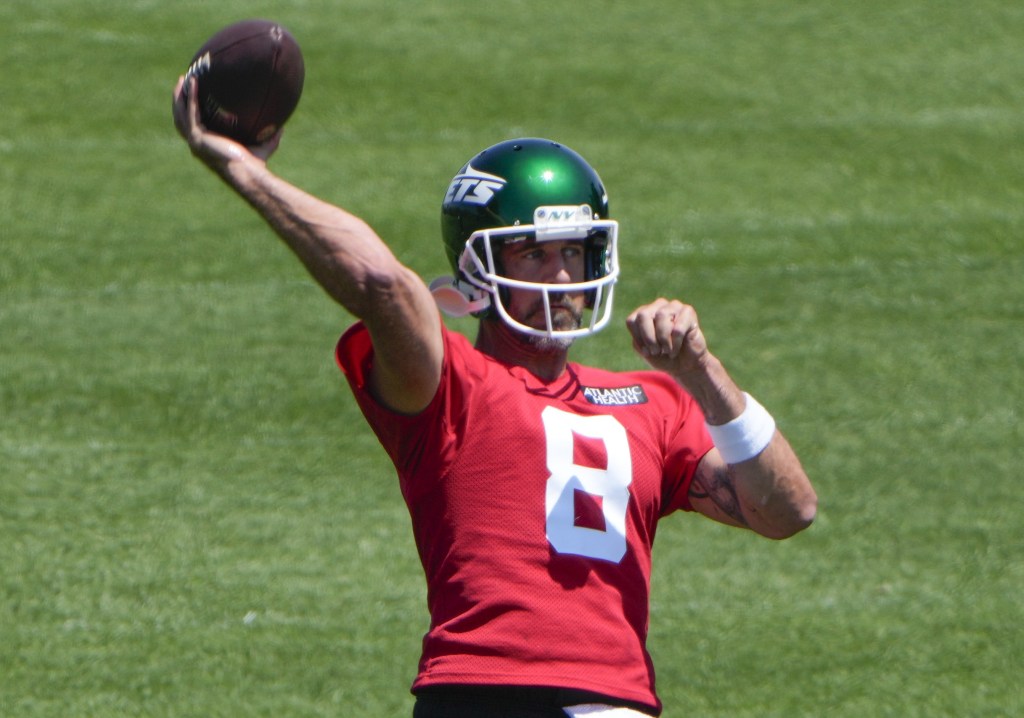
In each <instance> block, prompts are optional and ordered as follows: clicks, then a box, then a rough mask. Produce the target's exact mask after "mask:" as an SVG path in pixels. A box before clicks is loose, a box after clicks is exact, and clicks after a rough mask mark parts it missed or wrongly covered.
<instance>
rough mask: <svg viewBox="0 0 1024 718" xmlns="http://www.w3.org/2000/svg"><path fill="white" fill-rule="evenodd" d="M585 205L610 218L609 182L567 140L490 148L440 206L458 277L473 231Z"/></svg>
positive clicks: (526, 221) (537, 140) (462, 173)
mask: <svg viewBox="0 0 1024 718" xmlns="http://www.w3.org/2000/svg"><path fill="white" fill-rule="evenodd" d="M583 204H586V205H589V206H590V208H591V209H592V210H593V212H594V215H595V218H599V219H608V194H607V192H606V191H605V188H604V183H602V182H601V178H600V177H598V175H597V172H595V171H594V169H593V168H592V167H591V166H590V165H589V164H588V163H587V161H586V160H584V159H583V157H581V156H580V155H579V154H578V153H576V152H574V151H573V150H571V149H569V148H568V147H566V146H565V145H562V144H559V143H558V142H553V141H551V140H545V139H540V138H523V139H516V140H507V141H505V142H500V143H498V144H496V145H494V146H493V147H489V148H487V149H486V150H484V151H483V152H480V153H479V154H477V155H476V156H475V157H473V159H471V160H470V161H469V162H468V163H466V165H465V166H464V167H463V168H462V169H461V170H460V171H459V173H458V174H456V175H455V177H454V178H453V179H452V181H451V184H450V185H449V186H448V191H447V193H446V194H445V198H444V202H443V203H442V205H441V234H442V237H443V239H444V245H445V252H446V254H447V256H448V261H449V263H450V264H451V266H452V269H453V270H454V272H455V276H456V277H458V276H459V275H460V270H459V257H460V256H461V254H462V252H463V250H465V248H466V241H467V240H468V239H469V238H470V236H471V235H472V234H473V233H474V232H477V231H479V230H482V229H494V228H498V227H514V226H517V225H521V224H522V225H527V224H532V223H533V220H534V210H535V209H536V208H537V207H542V206H552V205H575V206H579V205H583Z"/></svg>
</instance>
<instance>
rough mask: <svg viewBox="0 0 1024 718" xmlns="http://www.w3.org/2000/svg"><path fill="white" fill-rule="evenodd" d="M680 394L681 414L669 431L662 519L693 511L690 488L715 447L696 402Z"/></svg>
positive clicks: (673, 420) (669, 427)
mask: <svg viewBox="0 0 1024 718" xmlns="http://www.w3.org/2000/svg"><path fill="white" fill-rule="evenodd" d="M679 392H680V394H681V398H680V399H679V401H678V403H677V406H678V412H677V413H676V415H675V416H674V417H673V418H672V420H671V422H670V423H669V425H668V426H667V427H666V430H667V432H668V452H667V461H666V464H665V482H666V483H665V487H664V490H663V496H664V500H663V502H662V512H661V515H662V516H666V515H668V514H670V513H672V512H673V511H679V510H682V511H693V510H694V509H693V506H692V505H691V504H690V485H691V484H692V483H693V477H694V475H695V474H696V472H697V466H699V465H700V462H701V459H703V458H704V456H705V455H706V454H707V453H708V452H709V451H711V449H712V448H713V447H714V442H713V441H712V440H711V435H710V434H709V433H708V429H707V425H706V424H705V422H704V414H703V412H702V411H701V410H700V407H699V406H697V402H696V401H694V400H693V398H692V397H691V396H690V395H689V394H686V393H685V392H683V391H682V390H681V389H680V390H679Z"/></svg>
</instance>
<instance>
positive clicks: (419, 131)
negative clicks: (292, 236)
mask: <svg viewBox="0 0 1024 718" xmlns="http://www.w3.org/2000/svg"><path fill="white" fill-rule="evenodd" d="M249 16H263V17H273V18H275V19H278V20H280V21H281V22H283V23H284V24H286V25H288V26H289V27H290V28H291V29H292V31H293V32H294V34H295V35H296V36H297V37H298V39H299V41H300V42H301V44H302V46H303V50H304V52H305V55H306V62H307V83H306V90H305V94H304V97H303V99H302V102H301V104H300V106H299V109H298V112H297V114H296V115H295V117H294V118H293V120H292V121H291V123H290V125H289V127H288V131H287V132H286V133H285V139H284V142H283V144H282V147H281V149H280V151H279V153H278V155H277V156H276V157H275V158H274V160H273V166H274V167H275V168H276V170H277V171H278V172H279V173H280V174H282V175H283V176H284V177H286V178H288V179H289V180H291V181H293V182H295V183H296V184H298V185H300V186H302V187H305V188H307V189H309V190H310V191H312V192H314V193H316V194H319V195H320V196H323V197H325V198H326V199H329V200H331V201H333V202H336V203H338V204H341V205H342V206H344V207H346V208H348V209H350V210H352V211H355V212H356V213H358V214H360V215H362V216H364V217H366V218H367V219H368V220H369V221H370V222H371V224H373V225H374V226H375V227H376V228H377V230H378V231H379V232H380V233H381V235H382V236H383V237H385V238H386V239H387V240H388V241H389V242H390V243H391V244H392V246H393V247H394V248H395V250H396V252H397V253H398V254H399V255H400V256H401V257H402V258H403V260H405V261H406V262H407V263H409V264H410V265H411V266H413V267H414V268H416V269H417V270H418V271H419V272H420V273H421V274H422V275H423V276H425V277H426V278H428V279H429V278H432V277H434V276H437V275H438V274H441V273H443V272H444V271H445V269H446V267H445V264H444V258H443V251H442V248H441V243H440V239H439V231H438V213H439V205H440V200H441V197H442V196H443V193H444V191H445V189H446V187H447V182H448V180H449V178H450V176H451V175H452V174H453V173H454V172H455V171H456V170H457V169H458V168H459V167H460V166H461V164H462V163H463V162H464V161H465V160H466V159H468V158H469V157H470V156H471V155H472V154H473V153H475V152H476V151H477V150H479V149H481V148H483V147H485V146H487V145H490V144H492V143H493V142H495V141H498V140H500V139H505V138H507V137H510V136H521V135H539V136H547V137H552V138H556V139H559V140H561V141H563V142H565V143H566V144H568V145H570V146H572V147H574V148H575V149H577V150H579V151H580V152H582V153H583V154H584V155H585V156H586V157H587V158H588V159H589V160H590V161H591V162H592V163H593V164H594V165H595V166H596V167H597V168H598V169H599V171H600V172H601V174H602V176H603V178H604V180H605V182H606V183H607V184H608V186H609V188H610V192H611V199H612V208H613V211H614V213H615V214H616V216H617V217H618V219H619V220H620V222H621V224H622V230H621V232H622V260H623V263H624V267H625V273H624V278H623V281H622V283H621V285H620V291H619V294H618V302H617V312H616V314H617V317H618V319H617V324H618V322H619V321H620V320H621V319H623V318H624V317H625V315H626V313H627V312H628V310H629V309H631V308H632V307H633V306H635V305H636V304H639V303H640V302H642V301H646V300H648V299H650V298H653V297H654V296H655V295H658V294H665V295H673V296H678V297H680V298H683V299H686V300H687V301H689V302H691V303H693V304H694V305H695V306H696V307H697V309H698V311H699V312H700V313H701V317H702V321H703V324H704V326H705V331H706V332H707V334H708V336H709V340H710V341H711V343H712V348H713V349H714V350H715V351H716V352H717V353H718V354H719V355H720V356H721V357H722V358H723V360H724V361H725V362H726V364H727V365H728V366H729V367H730V368H731V369H732V372H733V374H734V375H735V376H736V377H737V378H738V380H739V381H740V382H741V384H742V385H743V386H744V387H746V388H748V389H749V390H750V391H751V393H753V394H754V395H756V396H757V397H758V398H760V399H761V400H762V401H763V402H764V403H765V405H766V406H768V407H769V408H770V409H771V410H772V411H773V412H774V413H775V414H776V416H777V418H778V419H779V423H780V424H781V426H782V427H783V429H784V430H785V431H786V432H787V434H788V436H789V438H790V440H791V442H792V443H793V444H794V445H795V446H796V447H797V449H798V451H799V452H800V453H801V455H802V457H803V459H804V462H805V464H806V467H807V469H808V472H809V473H810V474H811V476H812V479H813V480H814V481H815V484H816V486H817V488H818V491H819V495H820V500H821V504H820V511H819V518H818V521H817V522H816V524H815V525H814V526H813V527H812V528H811V529H810V530H809V531H807V532H805V533H803V534H801V535H799V536H798V537H796V538H794V539H792V540H790V541H788V542H783V543H773V542H769V541H765V540H762V539H758V538H757V537H755V536H752V535H749V534H745V533H743V532H740V531H736V530H733V529H728V528H725V527H721V526H717V525H715V524H712V523H711V522H708V521H705V520H702V519H699V518H697V517H694V516H683V515H680V516H674V517H672V519H671V520H668V521H666V522H665V523H663V524H662V527H661V531H660V533H659V537H658V543H657V546H656V550H655V563H656V566H655V577H654V603H653V615H652V626H651V649H652V651H653V653H654V656H655V661H656V664H657V666H658V669H659V674H658V675H659V688H660V692H661V694H662V698H663V699H664V701H665V703H666V711H665V716H667V717H668V718H677V717H678V718H684V717H690V716H720V717H722V718H732V717H741V716H742V717H746V716H749V717H755V716H757V717H760V716H778V717H780V718H788V717H790V716H830V717H831V716H848V717H851V718H860V717H863V716H892V717H900V718H903V717H906V716H922V717H930V716H958V717H959V716H1018V715H1024V688H1022V683H1021V681H1020V677H1019V674H1020V669H1021V666H1024V629H1022V622H1024V621H1022V619H1024V609H1022V601H1024V599H1022V594H1024V522H1022V520H1021V518H1020V510H1021V506H1022V501H1021V497H1022V485H1024V484H1022V476H1021V464H1022V461H1021V460H1022V458H1024V451H1022V447H1024V428H1022V426H1024V416H1022V409H1021V405H1022V403H1024V387H1022V370H1021V357H1022V355H1024V239H1022V238H1024V74H1022V69H1024V43H1022V42H1021V38H1022V37H1024V5H1021V3H1020V2H1019V1H1018V0H976V1H975V2H970V3H961V2H952V1H950V0H933V1H932V2H926V1H925V0H907V1H904V2H899V1H897V2H883V1H882V0H863V1H862V2H852V3H813V2H807V1H805V0H779V1H778V2H772V3H758V2H753V1H751V0H746V1H743V0H715V1H714V2H710V1H700V2H693V3H668V2H660V1H658V0H629V2H612V1H610V0H598V1H597V2H592V3H577V2H550V1H547V2H542V1H540V0H509V1H508V2H504V3H497V2H464V1H463V0H456V1H455V2H446V3H442V2H435V1H433V0H428V1H425V2H412V1H411V0H404V1H403V0H392V1H390V2H388V1H385V0H349V1H348V2H343V3H335V2H327V1H326V0H304V1H303V2H293V3H289V2H276V3H275V2H262V1H261V2H242V1H241V0H224V1H223V2H219V3H206V2H200V1H199V0H189V1H188V2H175V1H174V0H171V1H169V2H162V3H160V2H151V1H148V0H137V1H135V2H129V1H127V0H120V1H119V0H112V1H110V2H104V3H101V2H94V1H92V0H39V1H38V2H33V3H28V2H19V1H17V0H15V1H14V2H8V3H4V4H2V5H0V24H2V26H3V27H4V28H5V30H6V32H5V38H4V41H3V43H0V68H2V73H3V74H2V76H0V109H2V117H3V122H2V123H0V715H3V716H12V717H15V716H16V717H19V718H21V717H32V718H43V717H46V718H50V717H53V718H57V717H61V718H66V717H69V716H74V717H79V716H81V717H95V718H109V717H122V716H147V717H148V716H153V717H156V718H171V717H174V718H183V717H196V718H198V717H200V716H202V717H224V718H235V717H237V716H267V717H269V716H274V717H275V718H276V717H280V716H289V717H291V716H295V717H307V716H309V717H313V716H324V717H326V716H338V717H340V716H344V717H346V718H348V717H361V716H367V717H369V716H407V715H409V712H410V710H411V705H412V701H411V698H410V696H409V695H408V685H409V683H410V682H411V680H412V677H413V675H414V672H415V667H416V660H417V657H418V650H419V641H420V637H421V635H422V633H423V631H424V630H425V628H426V612H425V607H424V602H423V585H422V583H423V581H422V575H421V572H420V569H419V564H418V562H417V559H416V555H415V549H414V547H413V545H412V540H411V536H410V531H409V527H408V517H407V515H406V512H405V509H404V507H403V505H402V503H401V498H400V496H399V492H398V488H397V482H396V480H395V478H394V475H393V472H392V469H391V467H390V464H389V463H388V462H387V460H386V458H385V456H384V454H383V452H382V451H381V450H380V448H379V446H378V445H377V443H376V440H375V439H374V437H373V436H372V434H371V433H370V431H369V430H368V429H367V428H366V427H365V425H364V424H363V423H362V420H361V418H360V417H359V414H358V411H357V409H356V407H355V404H354V402H353V401H352V399H351V397H350V395H349V394H348V392H347V390H346V388H345V386H344V384H343V380H342V379H341V377H340V374H339V373H338V372H337V370H336V369H335V368H334V366H333V361H332V356H331V351H332V349H333V344H334V341H335V339H336V337H337V335H338V334H339V333H340V332H341V331H342V330H343V329H344V328H345V326H347V324H348V323H349V322H350V320H351V317H349V316H348V315H346V314H345V313H344V312H343V311H342V310H340V309H338V308H337V307H336V306H334V305H333V304H332V303H331V302H330V301H329V300H328V299H327V298H326V296H325V295H323V294H322V292H321V291H320V290H319V289H318V288H316V287H315V286H314V285H313V283H312V282H311V281H310V280H309V279H307V277H306V276H305V274H304V273H303V270H302V269H301V267H300V266H299V264H298V262H297V261H295V259H294V258H293V257H291V256H290V255H289V253H288V252H287V250H286V249H285V248H284V247H283V246H282V245H280V244H279V243H278V242H277V240H276V239H275V238H274V237H273V236H272V234H271V233H270V232H269V230H267V229H266V228H265V227H264V226H263V225H262V224H261V223H260V221H259V220H258V219H257V218H256V217H255V216H254V215H253V214H252V213H251V212H250V211H249V210H248V209H247V208H246V207H245V206H244V205H243V204H242V203H241V202H240V201H238V200H237V199H235V198H234V197H233V196H232V195H231V194H230V192H228V191H227V190H226V189H225V188H224V187H222V186H221V185H220V184H219V183H218V182H217V181H216V180H215V178H214V177H213V176H212V175H210V174H209V173H208V172H206V171H205V170H203V169H202V168H201V166H200V165H199V164H198V163H196V162H195V161H194V160H193V159H192V158H191V157H190V156H189V153H188V151H187V149H186V147H185V146H184V145H183V144H182V143H181V142H180V140H179V139H178V138H177V137H176V135H175V134H174V132H173V128H172V124H171V120H170V94H171V90H172V87H173V84H174V81H175V79H176V77H177V75H178V74H180V73H181V72H182V71H183V70H184V69H185V65H186V64H187V62H188V60H189V59H190V57H191V55H192V53H193V52H194V50H195V49H196V48H197V47H198V46H199V45H200V44H201V43H202V42H203V40H205V39H206V37H207V36H208V35H210V34H212V32H213V31H215V30H216V29H218V28H219V27H220V26H222V25H224V24H227V23H228V22H231V21H234V20H236V19H240V18H243V17H249ZM456 326H458V327H460V328H462V329H463V330H465V331H472V325H471V324H464V325H456ZM577 350H578V351H577ZM577 350H574V351H575V357H576V358H577V359H579V360H581V361H584V362H594V363H601V364H603V365H606V366H609V367H611V368H627V367H637V366H639V365H640V362H639V360H638V359H637V358H635V357H634V356H633V355H632V354H631V351H630V349H629V342H628V341H627V339H626V333H625V331H624V330H623V329H622V328H621V326H616V327H615V328H613V329H609V330H607V331H606V332H604V333H603V334H602V335H601V336H600V337H598V338H595V339H592V340H588V341H586V342H582V343H581V344H579V345H578V347H577Z"/></svg>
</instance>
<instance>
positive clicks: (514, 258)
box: [500, 239, 584, 331]
mask: <svg viewBox="0 0 1024 718" xmlns="http://www.w3.org/2000/svg"><path fill="white" fill-rule="evenodd" d="M500 259H501V265H502V267H503V268H504V272H503V273H504V275H505V276H506V277H508V278H510V279H518V280H521V281H525V282H538V283H543V284H569V283H575V282H582V281H583V279H584V264H583V241H582V240H549V241H546V242H537V241H536V240H533V239H524V240H516V241H507V242H505V243H504V244H503V245H502V247H501V252H500ZM550 301H551V322H552V327H553V328H554V329H556V330H561V331H565V330H571V329H577V328H579V326H580V324H581V322H582V318H583V307H584V297H583V293H582V292H573V293H572V294H568V293H558V292H552V293H551V294H550ZM506 309H507V310H508V313H509V314H510V315H511V316H512V318H513V319H515V320H516V321H519V322H521V323H523V324H525V325H527V326H529V327H534V328H536V329H547V321H546V317H545V314H544V297H543V295H542V294H541V292H537V291H533V290H528V289H516V288H514V287H510V288H509V289H508V304H507V306H506Z"/></svg>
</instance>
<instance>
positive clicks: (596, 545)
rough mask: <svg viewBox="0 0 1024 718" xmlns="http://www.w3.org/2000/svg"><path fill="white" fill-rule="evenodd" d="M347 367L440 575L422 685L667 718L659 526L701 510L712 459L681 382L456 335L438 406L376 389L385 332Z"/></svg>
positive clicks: (352, 355) (347, 341)
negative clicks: (654, 644)
mask: <svg viewBox="0 0 1024 718" xmlns="http://www.w3.org/2000/svg"><path fill="white" fill-rule="evenodd" d="M337 359H338V363H339V365H340V366H341V368H342V370H343V371H344V372H345V375H346V377H347V379H348V381H349V383H350V385H351V387H352V391H353V392H354V394H355V397H356V400H357V402H358V404H359V406H360V408H361V410H362V411H363V413H364V415H365V416H366V419H367V421H368V422H369V424H370V426H371V427H372V428H373V430H374V432H375V433H376V434H377V437H378V438H379V439H380V442H381V444H382V445H383V446H384V449H385V450H386V451H387V453H388V455H389V456H390V457H391V459H392V461H393V462H394V464H395V467H396V469H397V470H398V477H399V481H400V483H401V489H402V495H403V496H404V498H405V501H406V504H407V506H408V508H409V513H410V515H411V517H412V528H413V533H414V535H415V539H416V545H417V547H418V550H419V554H420V560H421V562H422V564H423V569H424V572H425V574H426V580H427V603H428V607H429V609H430V618H431V622H430V630H429V631H428V633H427V634H426V636H425V637H424V639H423V654H422V658H421V661H420V666H419V675H418V676H417V678H416V680H415V682H414V684H413V691H414V692H415V691H416V690H417V689H419V688H422V687H425V686H430V685H441V684H475V685H526V686H531V685H532V686H550V687H558V688H574V689H580V690H588V691H595V692H598V693H602V694H605V695H610V696H614V697H617V698H622V699H624V700H628V701H633V702H637V703H641V704H644V705H648V706H652V707H655V708H657V709H660V703H659V701H658V699H657V697H656V695H655V692H654V669H653V666H652V663H651V658H650V656H649V654H648V653H647V649H646V646H645V644H646V639H647V627H648V604H649V594H650V577H651V545H652V543H653V541H654V533H655V528H656V526H657V522H658V519H659V518H661V517H662V516H665V515H666V514H669V513H671V512H672V511H675V510H677V509H680V508H682V509H686V510H689V509H690V506H689V502H688V499H687V493H688V491H689V486H690V482H691V480H692V478H693V474H694V471H695V469H696V467H697V463H698V462H699V461H700V459H701V458H702V457H703V456H704V454H705V453H706V452H707V451H708V450H709V449H710V448H711V447H712V442H711V439H710V437H709V436H708V434H707V430H706V428H705V426H704V417H703V415H702V414H701V412H700V409H699V407H698V406H697V404H696V403H695V402H694V401H693V399H692V398H691V397H690V396H689V395H688V394H686V393H685V392H684V391H683V390H682V389H681V388H680V387H679V386H678V385H677V384H676V383H675V382H674V381H672V379H671V378H670V377H668V376H667V375H665V374H663V373H660V372H654V371H637V372H625V373H621V372H619V373H617V372H609V371H603V370H600V369H594V368H590V367H584V366H580V365H578V364H575V363H570V364H569V365H568V367H567V370H566V371H565V372H564V373H563V375H562V376H561V377H559V378H558V379H556V380H554V381H552V382H545V381H542V380H540V379H538V378H537V377H535V376H534V375H532V374H531V373H530V372H528V371H526V370H525V369H523V368H522V367H518V366H512V365H507V364H503V363H501V362H499V361H496V360H495V359H492V358H491V357H488V356H486V355H485V354H482V353H481V352H479V351H477V350H476V349H475V348H474V347H473V346H472V345H471V344H470V343H469V341H468V340H467V339H466V338H465V337H463V336H461V335H459V334H457V333H454V332H449V331H447V330H444V363H443V368H442V371H441V383H440V386H439V387H438V390H437V394H436V395H435V397H434V399H433V400H432V401H431V403H430V405H429V406H428V407H427V408H426V409H425V410H424V411H423V412H421V413H419V414H416V415H414V416H407V415H402V414H396V413H395V412H392V411H389V410H388V409H386V408H385V407H383V406H381V405H380V404H379V403H377V402H376V401H375V400H374V399H373V398H372V397H371V396H370V394H369V392H368V391H367V376H368V372H369V369H370V367H371V366H372V363H373V346H372V344H371V342H370V336H369V333H368V332H367V331H366V329H365V328H364V327H363V326H362V324H356V325H355V326H353V327H352V328H351V329H349V330H348V331H347V332H346V333H345V335H344V336H343V337H342V338H341V341H340V342H339V343H338V348H337Z"/></svg>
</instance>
